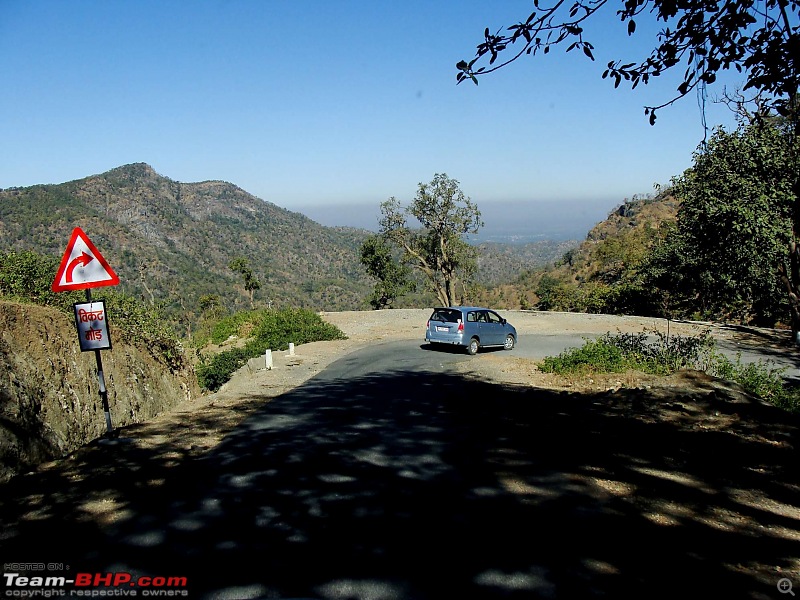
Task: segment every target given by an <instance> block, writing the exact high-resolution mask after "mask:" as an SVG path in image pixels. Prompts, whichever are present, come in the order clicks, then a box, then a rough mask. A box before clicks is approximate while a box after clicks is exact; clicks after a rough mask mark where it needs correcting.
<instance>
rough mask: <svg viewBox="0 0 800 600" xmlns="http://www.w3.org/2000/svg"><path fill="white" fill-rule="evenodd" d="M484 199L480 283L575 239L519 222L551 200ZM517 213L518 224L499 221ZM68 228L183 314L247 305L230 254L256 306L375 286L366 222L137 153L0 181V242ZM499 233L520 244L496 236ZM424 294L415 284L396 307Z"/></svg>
mask: <svg viewBox="0 0 800 600" xmlns="http://www.w3.org/2000/svg"><path fill="white" fill-rule="evenodd" d="M480 208H481V210H482V212H483V214H484V219H485V221H486V223H487V225H486V228H485V231H484V232H483V233H482V234H481V235H479V236H476V237H475V239H474V240H472V242H473V243H476V244H478V245H479V247H480V249H481V254H480V260H479V272H478V274H477V280H478V283H480V284H481V285H483V286H492V285H497V284H500V283H503V282H506V281H510V280H513V279H515V278H516V277H518V276H519V275H520V274H521V273H523V272H525V271H529V270H531V269H536V268H539V267H542V266H545V265H547V264H549V263H552V262H553V261H554V260H557V259H558V258H560V257H561V256H563V254H564V252H566V251H567V250H569V249H570V248H571V247H574V246H577V244H578V242H577V241H575V240H570V239H565V238H563V237H561V238H559V237H558V236H556V235H554V237H553V238H552V239H549V240H544V239H541V236H542V235H546V234H543V233H542V230H541V229H536V230H533V229H532V230H531V231H529V232H528V231H526V230H525V223H526V221H525V219H529V220H531V219H532V220H536V219H540V220H541V222H542V223H544V222H545V221H546V217H547V218H550V222H551V223H552V222H553V220H552V214H551V213H552V212H553V211H552V210H549V211H542V212H541V214H538V215H537V214H536V211H530V210H529V211H527V213H525V214H524V215H523V214H521V213H519V212H518V213H515V212H514V211H513V210H511V209H509V208H508V207H501V206H500V205H497V206H491V205H488V204H487V205H486V206H482V207H480ZM375 211H376V212H377V205H376V207H375ZM574 216H575V215H574V213H573V215H571V217H574ZM568 217H570V216H569V215H568ZM587 218H590V219H594V218H595V216H594V215H591V216H587ZM573 221H574V222H575V223H578V222H579V219H573ZM514 222H516V229H515V230H509V231H507V232H506V233H505V234H503V233H502V232H501V231H500V230H499V229H498V227H502V226H503V223H506V224H510V223H514ZM520 224H521V225H520ZM76 226H80V227H81V228H82V229H83V230H84V231H85V232H86V233H87V235H88V236H89V237H90V238H91V240H92V241H93V242H94V243H95V245H96V246H97V247H98V248H99V249H100V250H101V252H102V253H103V255H104V257H105V258H106V259H107V260H108V261H109V263H110V264H111V265H112V266H113V268H114V269H115V271H116V272H117V274H118V275H119V276H120V280H121V283H120V286H119V288H120V291H123V292H126V293H129V294H131V295H133V296H136V297H140V298H142V299H144V300H145V301H148V302H152V303H159V304H161V305H162V306H164V307H165V308H166V309H167V310H168V312H171V313H172V314H173V315H180V319H181V320H184V321H187V322H188V323H191V322H192V320H194V319H197V318H199V315H200V312H201V309H200V300H201V298H204V297H208V296H216V297H218V298H219V299H220V300H221V302H222V305H223V306H224V307H225V308H226V309H228V310H238V309H242V308H247V307H248V306H249V305H250V298H249V294H248V293H247V291H246V290H245V289H244V287H243V283H242V281H241V277H240V275H239V274H237V273H235V272H233V271H232V270H231V269H230V268H229V263H230V261H231V260H232V259H234V258H237V257H244V258H245V259H246V260H247V261H248V263H249V265H250V268H251V269H252V271H253V274H254V275H255V277H257V278H258V280H259V282H260V283H261V287H260V289H258V290H257V291H256V293H255V296H254V298H253V300H254V303H255V304H256V305H259V306H297V307H304V308H311V309H314V310H356V309H364V308H366V307H367V304H366V298H367V297H368V296H369V293H370V291H371V288H372V285H373V281H372V280H371V279H369V277H367V275H366V273H365V271H364V269H363V267H362V266H361V264H360V262H359V248H360V245H361V243H362V242H363V241H364V239H366V237H367V236H368V235H370V231H367V230H366V229H362V228H357V227H342V226H325V225H321V224H320V223H318V222H317V221H315V220H314V219H313V218H309V216H306V215H304V214H301V213H299V212H293V211H290V210H286V209H284V208H280V207H279V206H276V205H275V204H272V203H270V202H266V201H264V200H261V199H259V198H257V197H255V196H253V195H251V194H249V193H248V192H246V191H245V190H243V189H241V188H239V187H237V186H236V185H235V184H233V183H228V182H223V181H204V182H199V183H181V182H177V181H174V180H172V179H170V178H168V177H165V176H163V175H160V174H158V173H156V172H155V171H154V170H153V169H152V167H150V166H149V165H147V164H145V163H135V164H130V165H125V166H122V167H118V168H116V169H112V170H110V171H108V172H106V173H102V174H99V175H92V176H88V177H86V178H83V179H79V180H76V181H70V182H66V183H61V184H52V185H37V186H30V187H24V188H8V189H5V190H0V250H2V251H4V252H7V251H11V250H16V251H22V250H31V251H34V252H37V253H39V254H45V255H50V256H55V257H58V258H60V256H61V255H62V254H63V252H64V249H65V246H66V243H67V241H68V239H69V235H70V232H71V231H72V229H73V228H74V227H76ZM589 228H590V227H587V228H585V229H584V230H583V233H582V234H581V237H584V236H585V235H586V232H587V231H588V229H589ZM373 229H374V227H373ZM504 237H505V240H506V241H512V240H513V241H515V242H527V243H513V244H509V243H497V242H498V241H499V240H502V239H503V238H504ZM576 239H577V238H576ZM430 301H431V299H430V298H426V296H425V295H424V294H416V295H415V296H414V297H411V298H408V299H405V300H404V301H401V302H400V305H403V302H405V303H406V305H408V304H415V303H416V304H419V303H422V304H425V303H429V302H430Z"/></svg>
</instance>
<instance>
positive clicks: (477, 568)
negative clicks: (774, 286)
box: [0, 371, 800, 600]
mask: <svg viewBox="0 0 800 600" xmlns="http://www.w3.org/2000/svg"><path fill="white" fill-rule="evenodd" d="M731 400H732V398H730V397H726V396H725V394H724V393H722V392H719V390H715V391H705V392H698V393H696V394H691V395H689V394H683V395H680V394H677V393H676V394H673V395H671V396H668V397H664V396H663V395H659V394H657V393H655V392H652V393H649V392H645V391H643V390H619V391H617V392H614V393H611V392H607V393H606V392H604V393H598V394H575V393H559V392H555V391H550V390H543V389H537V388H529V387H522V386H520V387H517V386H498V385H492V384H488V383H483V382H480V381H476V380H473V379H470V378H468V377H461V376H456V375H451V374H431V373H418V372H403V371H397V372H393V373H390V374H387V375H380V376H378V375H375V376H366V377H362V378H357V379H342V380H335V381H329V380H322V379H318V378H316V379H312V380H310V381H309V382H307V383H306V384H305V385H303V386H301V387H299V388H297V389H295V390H294V391H292V392H290V393H287V394H284V395H283V396H280V397H278V398H276V399H275V400H273V401H271V402H269V403H268V404H266V405H264V406H263V407H262V408H261V409H260V410H258V411H257V412H256V413H255V414H253V415H252V416H251V417H250V418H249V419H248V420H247V421H245V422H244V423H243V424H242V425H241V426H239V427H238V428H236V430H234V431H233V432H232V433H231V434H230V435H229V436H227V438H226V439H225V440H224V441H223V442H222V443H221V444H220V445H219V446H217V447H216V448H214V449H213V450H211V451H209V452H207V453H205V454H203V455H201V456H199V457H192V456H191V455H190V453H188V452H187V453H184V454H182V453H181V452H179V451H170V452H160V451H158V449H149V450H146V449H143V448H140V447H138V446H137V445H136V444H134V443H129V444H124V443H120V444H119V445H117V446H112V447H103V448H94V449H92V450H91V451H87V452H83V453H80V455H79V456H77V457H76V458H75V460H73V461H71V464H70V466H68V467H65V468H64V469H50V470H46V471H43V472H41V473H35V474H31V475H28V476H25V477H19V478H17V479H15V480H12V482H10V483H9V484H7V485H6V486H4V490H3V506H2V510H3V521H4V531H3V539H2V545H0V548H1V549H2V551H3V555H4V557H6V559H7V560H14V561H19V562H22V561H35V562H47V561H53V562H63V563H69V564H70V566H71V567H72V568H73V569H79V570H81V571H86V572H94V571H103V572H109V571H126V572H131V573H135V574H136V573H138V574H150V575H154V576H186V577H188V579H189V587H188V589H189V591H190V596H191V597H193V598H203V597H207V598H217V597H218V598H298V597H306V598H341V599H367V598H376V599H395V598H397V599H415V600H428V599H431V600H432V599H434V598H435V599H437V600H439V599H442V598H487V599H489V598H539V597H541V598H577V597H590V598H591V597H607V598H634V597H635V598H639V597H643V596H644V597H664V598H667V597H670V598H673V597H675V596H677V595H679V594H680V595H685V594H687V593H688V594H690V595H693V596H694V595H697V596H699V595H702V594H709V595H710V596H712V597H726V596H727V597H736V598H747V597H752V598H761V597H772V596H774V595H775V592H776V589H775V585H776V583H777V581H778V579H780V578H781V577H784V576H788V577H790V578H791V577H792V576H793V575H794V578H795V583H797V573H796V571H794V572H793V571H792V569H796V568H797V562H796V561H797V557H798V556H800V543H799V540H800V510H799V509H798V506H799V505H800V501H798V495H797V493H798V491H800V477H798V472H797V468H796V465H797V462H798V461H797V459H798V453H797V451H796V449H795V444H796V441H797V434H798V425H800V423H799V422H798V419H797V418H796V417H795V416H792V415H789V414H787V413H784V412H782V411H780V410H778V409H776V408H773V407H771V406H766V405H763V404H761V403H758V402H732V401H731ZM199 418H208V417H199ZM186 426H187V427H191V426H192V423H191V422H187V425H186ZM194 426H198V427H200V426H203V424H202V423H200V422H198V423H195V424H194ZM170 434H171V432H168V431H165V432H164V435H170ZM172 447H180V445H179V444H178V445H173V446H172Z"/></svg>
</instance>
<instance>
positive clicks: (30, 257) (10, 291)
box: [0, 250, 184, 369]
mask: <svg viewBox="0 0 800 600" xmlns="http://www.w3.org/2000/svg"><path fill="white" fill-rule="evenodd" d="M57 269H58V260H57V259H55V258H54V257H50V256H42V255H39V254H36V253H35V252H28V251H25V252H16V251H13V250H12V251H9V252H6V253H2V254H0V297H2V298H3V299H4V300H8V301H13V302H29V303H32V304H39V305H42V306H51V307H53V308H56V309H58V310H60V311H62V312H64V313H66V314H68V315H70V316H71V315H73V314H74V313H73V310H74V309H73V304H74V303H76V302H84V301H85V300H86V296H85V293H84V292H83V291H71V292H53V291H52V289H51V285H52V283H53V278H54V276H55V274H56V271H57ZM93 300H103V301H105V304H106V309H107V311H108V314H109V320H110V322H109V327H110V328H111V331H112V335H113V336H114V337H117V338H118V339H119V340H121V341H126V342H129V343H131V344H136V345H138V346H145V347H147V349H148V350H149V351H150V353H151V354H152V355H153V357H154V358H156V359H158V360H161V361H163V362H165V363H166V364H167V366H169V367H170V368H173V369H177V368H180V367H181V366H183V361H184V357H183V350H182V348H181V344H180V342H179V341H178V339H177V337H176V336H175V334H174V332H173V331H172V330H171V329H170V328H169V326H168V325H167V324H166V320H165V319H164V315H163V311H162V309H161V307H159V306H151V305H147V304H144V303H142V302H140V301H138V300H136V299H135V298H133V297H131V296H127V295H125V294H122V293H120V292H117V291H115V290H112V289H109V288H107V287H105V288H103V289H102V292H98V293H97V294H95V296H94V297H93Z"/></svg>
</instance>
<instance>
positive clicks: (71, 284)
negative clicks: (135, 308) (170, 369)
mask: <svg viewBox="0 0 800 600" xmlns="http://www.w3.org/2000/svg"><path fill="white" fill-rule="evenodd" d="M118 284H119V277H117V275H116V273H114V271H113V270H112V269H111V267H110V266H109V264H108V262H106V259H104V258H103V255H102V254H100V252H99V250H97V248H96V247H95V245H94V244H92V242H91V240H90V239H89V238H88V237H86V234H85V233H84V232H83V231H82V230H81V228H80V227H76V228H75V229H73V230H72V236H71V237H70V240H69V243H68V244H67V250H66V252H64V256H63V257H62V258H61V264H60V265H59V267H58V271H56V276H55V279H54V280H53V285H52V289H53V291H54V292H67V291H72V290H82V289H85V290H86V302H83V303H81V302H77V303H75V305H74V306H75V326H76V328H77V330H78V343H79V344H80V346H81V352H87V351H92V350H94V356H95V360H96V361H97V378H98V380H99V384H100V401H101V402H102V404H103V412H104V413H105V416H106V432H107V434H108V435H109V436H112V435H113V433H114V429H113V427H112V426H111V411H110V409H109V407H108V392H107V390H106V381H105V377H104V376H103V359H102V358H101V357H100V350H106V349H110V348H111V337H110V336H109V334H108V319H107V317H106V307H105V303H104V302H103V301H94V302H93V301H92V288H93V287H102V286H106V285H118Z"/></svg>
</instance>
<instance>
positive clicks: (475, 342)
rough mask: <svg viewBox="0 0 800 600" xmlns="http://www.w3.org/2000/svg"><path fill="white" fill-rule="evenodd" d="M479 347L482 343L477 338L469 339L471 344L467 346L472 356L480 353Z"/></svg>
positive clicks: (468, 352)
mask: <svg viewBox="0 0 800 600" xmlns="http://www.w3.org/2000/svg"><path fill="white" fill-rule="evenodd" d="M478 348H480V344H479V343H478V339H477V338H472V339H471V340H470V341H469V346H467V354H469V355H470V356H475V355H476V354H477V353H478Z"/></svg>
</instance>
